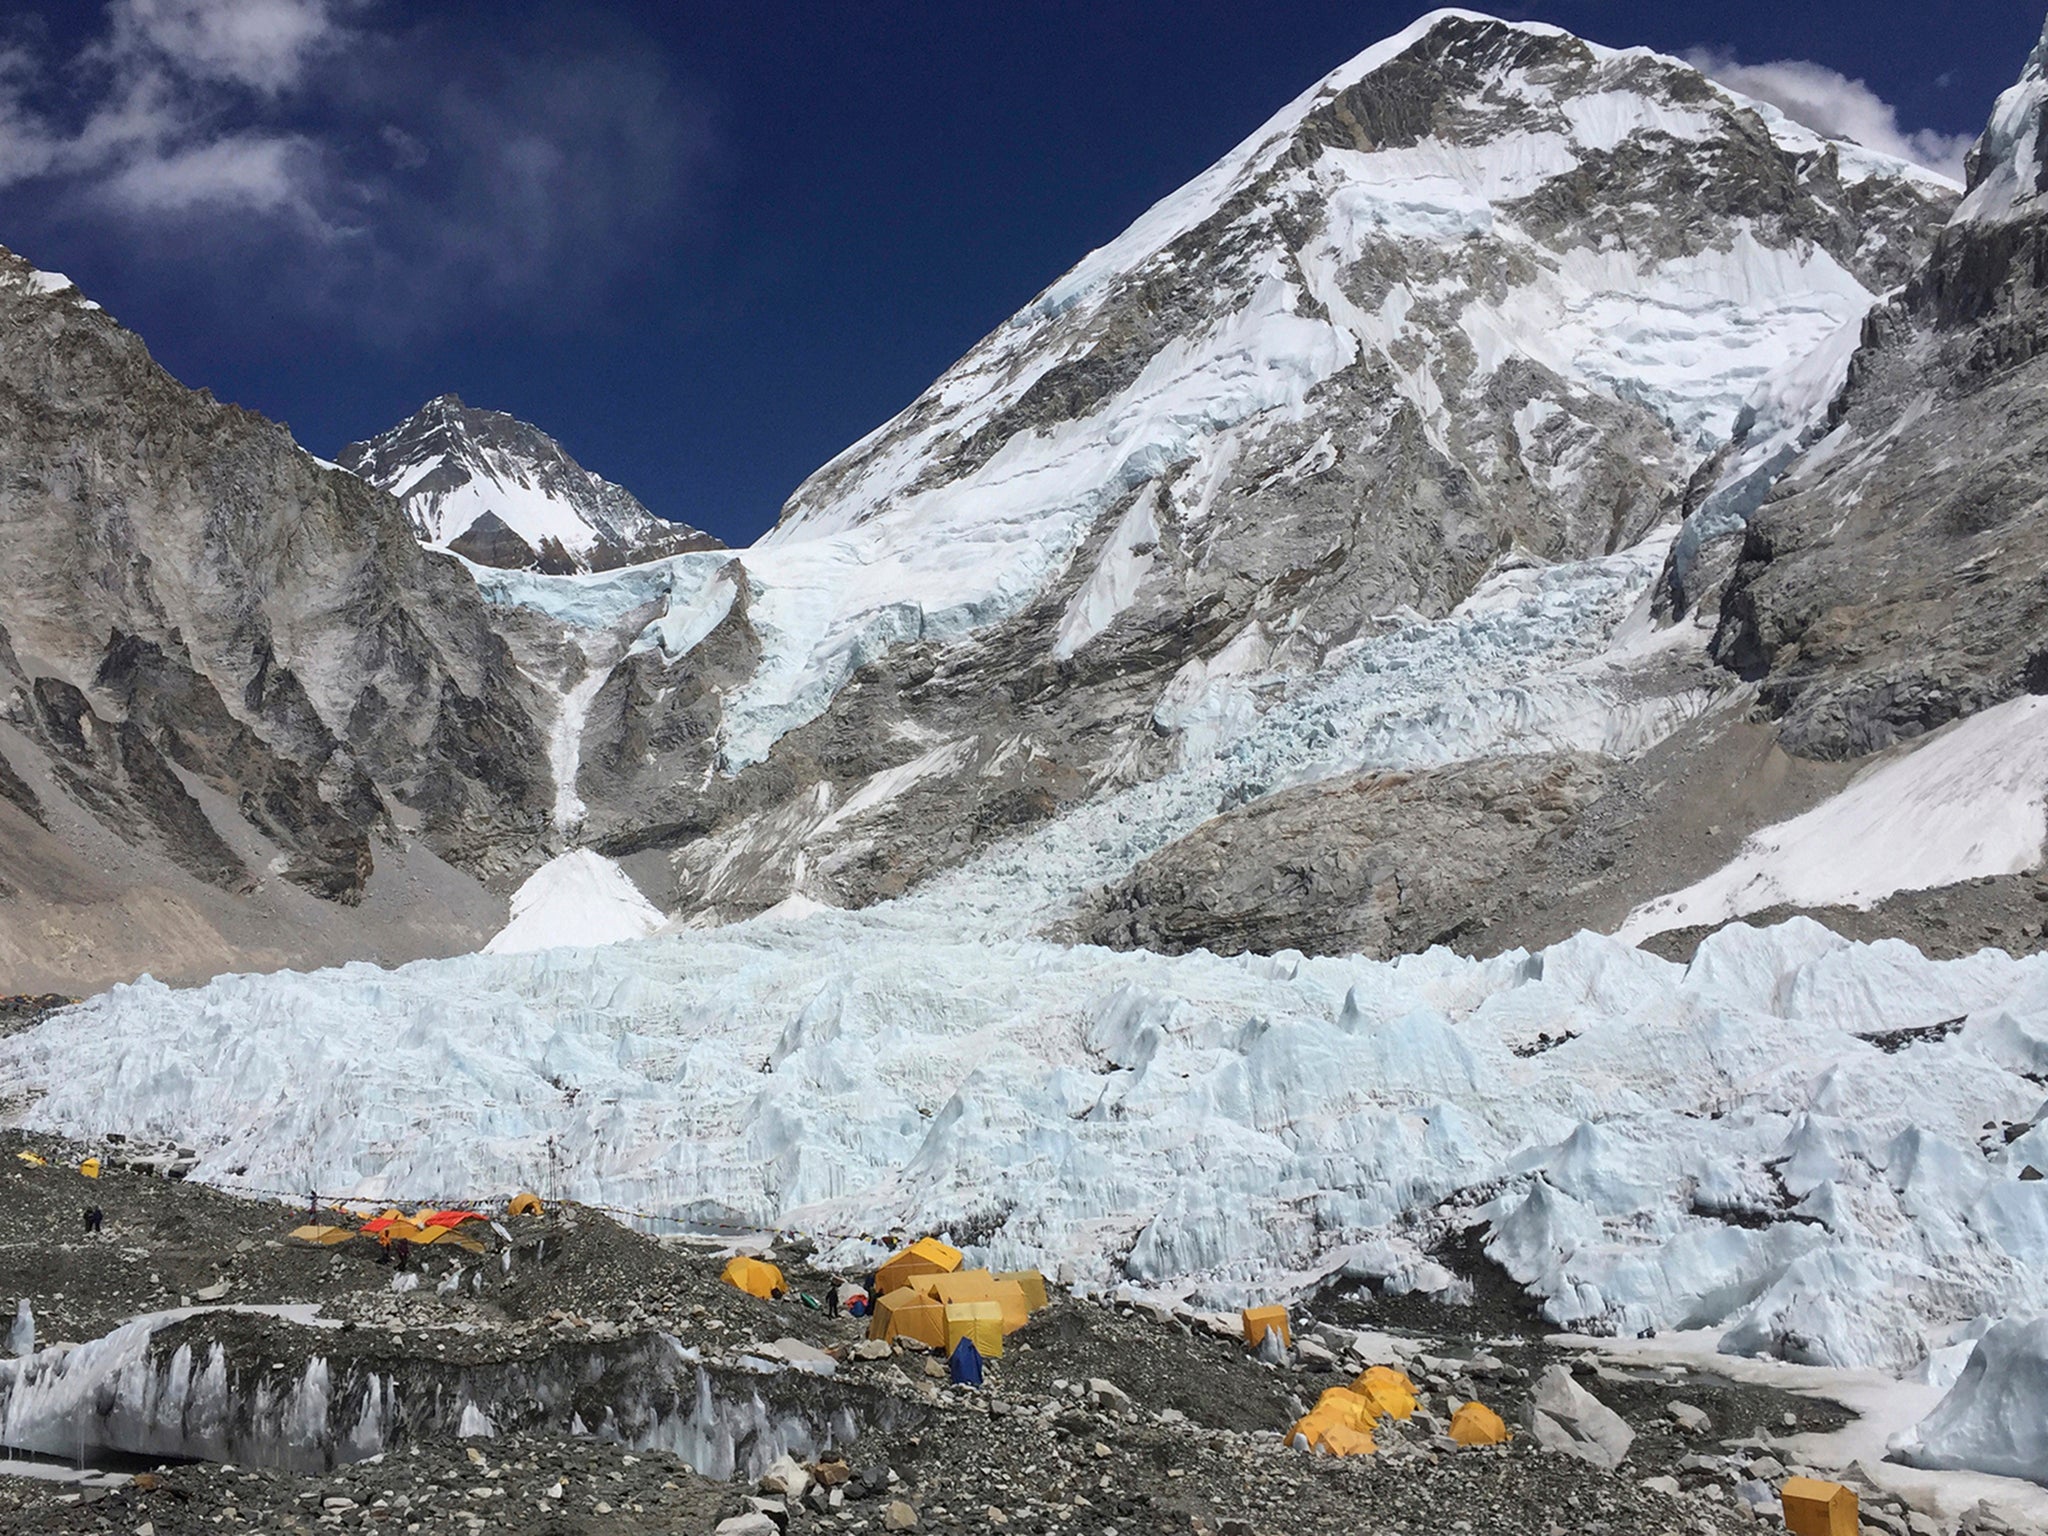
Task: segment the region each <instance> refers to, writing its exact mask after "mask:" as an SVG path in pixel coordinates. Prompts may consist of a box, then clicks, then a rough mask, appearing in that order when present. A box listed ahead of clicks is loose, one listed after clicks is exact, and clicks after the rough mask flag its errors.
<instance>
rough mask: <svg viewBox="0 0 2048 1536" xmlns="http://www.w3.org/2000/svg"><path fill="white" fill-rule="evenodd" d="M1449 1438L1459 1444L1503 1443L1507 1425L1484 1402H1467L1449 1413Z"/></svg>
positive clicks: (1506, 1435)
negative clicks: (1452, 1412)
mask: <svg viewBox="0 0 2048 1536" xmlns="http://www.w3.org/2000/svg"><path fill="white" fill-rule="evenodd" d="M1450 1433H1451V1438H1452V1439H1453V1440H1455V1441H1457V1442H1458V1444H1460V1445H1505V1444H1506V1443H1507V1438H1508V1427H1507V1425H1506V1424H1504V1423H1502V1422H1501V1417H1500V1415H1499V1414H1497V1413H1495V1412H1494V1411H1493V1410H1492V1409H1491V1408H1489V1407H1487V1406H1486V1404H1484V1403H1467V1404H1465V1406H1464V1407H1462V1408H1460V1409H1459V1410H1458V1411H1457V1412H1456V1413H1454V1414H1452V1415H1451V1430H1450Z"/></svg>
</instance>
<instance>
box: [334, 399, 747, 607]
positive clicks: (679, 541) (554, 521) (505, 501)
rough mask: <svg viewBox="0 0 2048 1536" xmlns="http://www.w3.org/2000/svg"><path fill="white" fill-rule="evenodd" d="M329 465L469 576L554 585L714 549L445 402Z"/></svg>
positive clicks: (570, 462)
mask: <svg viewBox="0 0 2048 1536" xmlns="http://www.w3.org/2000/svg"><path fill="white" fill-rule="evenodd" d="M337 462H338V463H339V464H340V465H341V467H342V468H343V469H346V470H348V471H349V472H350V473H351V474H354V475H357V476H359V477H361V478H362V479H364V480H366V481H368V482H369V483H370V484H371V485H374V486H376V487H377V488H378V489H379V490H384V491H389V492H390V493H391V494H392V495H394V496H396V497H397V498H398V499H399V501H400V503H401V504H402V505H403V506H404V508H405V510H406V515H407V516H408V517H410V518H411V519H412V525H413V528H414V530H415V531H416V532H417V533H418V534H419V537H420V541H421V542H422V543H424V544H427V545H430V546H434V547H437V548H445V549H449V550H452V551H453V552H454V553H456V554H458V555H461V556H462V557H463V558H465V559H468V560H473V561H475V562H476V563H477V564H479V565H490V566H500V567H504V568H506V569H511V570H533V571H540V572H543V573H545V574H548V575H555V576H559V575H566V574H568V573H570V572H572V571H603V570H612V569H615V568H616V567H618V566H621V565H631V564H634V563H635V562H638V561H643V560H656V559H660V558H662V557H664V556H668V555H677V554H683V553H685V552H687V551H690V550H697V549H718V548H721V547H722V546H721V545H720V543H719V541H718V540H717V539H716V538H714V537H713V536H712V535H710V534H708V533H704V532H702V531H701V530H699V529H696V528H692V527H689V526H688V525H687V524H683V523H670V522H665V521H663V520H662V519H661V518H658V517H656V516H655V515H654V514H653V513H652V512H649V511H648V510H647V508H646V507H644V506H642V505H641V504H640V501H639V500H638V498H636V497H635V496H634V495H633V493H632V492H630V491H628V490H626V489H625V488H624V487H623V486H619V485H614V484H612V482H611V481H609V480H606V479H605V478H603V477H602V476H601V475H597V474H593V473H592V472H591V471H590V470H587V469H585V468H584V467H583V466H582V465H580V464H578V463H577V462H576V461H575V460H574V459H572V458H570V457H569V455H568V454H567V453H565V452H564V451H563V449H562V445H561V444H560V443H558V442H556V441H555V440H554V439H553V438H552V437H549V436H548V435H547V434H546V433H545V432H543V431H541V430H540V429H539V428H538V427H535V426H532V425H530V424H528V423H527V422H523V421H521V420H519V419H518V418H517V417H515V416H508V415H506V414H505V413H504V412H503V411H486V410H478V409H476V408H475V407H473V406H468V405H464V404H463V403H462V401H461V399H460V398H459V397H458V396H455V395H441V396H438V397H437V398H435V399H433V400H429V401H428V402H427V403H426V404H425V405H423V406H421V407H420V408H419V410H417V411H415V412H414V413H413V414H412V415H411V416H409V417H407V418H406V420H404V421H402V422H400V423H399V424H398V425H397V426H395V427H393V428H392V429H391V430H390V431H388V432H384V433H380V434H379V435H378V436H376V437H374V438H371V439H370V440H369V441H367V442H361V443H350V444H349V445H348V446H347V447H346V448H344V449H342V451H341V452H340V454H339V455H337Z"/></svg>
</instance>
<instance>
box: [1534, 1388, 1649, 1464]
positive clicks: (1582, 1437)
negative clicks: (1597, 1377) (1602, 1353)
mask: <svg viewBox="0 0 2048 1536" xmlns="http://www.w3.org/2000/svg"><path fill="white" fill-rule="evenodd" d="M1529 1429H1530V1431H1531V1433H1533V1434H1534V1435H1535V1437H1536V1443H1537V1444H1538V1445H1540V1446H1542V1447H1543V1448H1544V1449H1546V1450H1552V1451H1563V1452H1564V1453H1565V1454H1566V1455H1568V1456H1576V1457H1578V1458H1579V1460H1581V1461H1584V1462H1588V1463H1590V1464H1591V1465H1593V1466H1596V1467H1601V1468H1603V1469H1605V1470H1608V1471H1612V1470H1613V1469H1614V1468H1616V1467H1618V1466H1620V1465H1621V1463H1622V1462H1623V1460H1624V1459H1626V1458H1627V1456H1628V1451H1629V1447H1630V1446H1631V1445H1632V1444H1634V1442H1635V1438H1636V1432H1635V1431H1634V1430H1632V1429H1630V1428H1629V1427H1628V1425H1627V1423H1625V1422H1624V1421H1623V1419H1622V1417H1621V1415H1620V1414H1618V1413H1616V1412H1615V1411H1614V1410H1613V1409H1612V1408H1609V1407H1608V1406H1607V1405H1606V1404H1605V1403H1603V1402H1601V1401H1600V1400H1599V1399H1598V1398H1597V1397H1595V1396H1593V1394H1592V1393H1590V1392H1588V1391H1587V1390H1586V1389H1585V1388H1584V1387H1582V1386H1580V1385H1579V1384H1578V1383H1577V1382H1576V1381H1574V1380H1572V1373H1571V1372H1570V1371H1569V1370H1567V1369H1566V1368H1565V1367H1564V1366H1561V1365H1553V1366H1550V1367H1549V1368H1548V1369H1546V1370H1545V1371H1544V1372H1543V1374H1542V1375H1541V1376H1539V1377H1537V1378H1536V1389H1535V1391H1534V1393H1533V1394H1532V1395H1531V1396H1530V1399H1529Z"/></svg>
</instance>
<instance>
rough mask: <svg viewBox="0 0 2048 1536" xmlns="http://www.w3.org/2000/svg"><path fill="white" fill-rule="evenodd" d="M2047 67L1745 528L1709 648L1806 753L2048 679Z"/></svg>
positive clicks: (1832, 752)
mask: <svg viewBox="0 0 2048 1536" xmlns="http://www.w3.org/2000/svg"><path fill="white" fill-rule="evenodd" d="M2044 70H2048V42H2044V45H2043V48H2042V49H2041V50H2040V51H2037V52H2036V54H2035V57H2034V59H2033V60H2032V62H2030V64H2029V66H2028V73H2027V78H2026V79H2025V80H2023V81H2022V83H2021V84H2020V85H2019V86H2017V87H2015V88H2014V90H2013V91H2012V92H2008V93H2007V96H2006V97H2005V98H2002V99H2001V102H2000V105H1999V109H1998V112H1997V114H1996V115H1995V117H1994V121H1993V127H1992V130H1991V131H1990V132H1988V133H1987V134H1986V136H1985V138H1984V140H1983V141H1982V142H1980V144H1979V145H1978V148H1977V150H1976V152H1975V153H1974V154H1973V156H1972V157H1971V187H1972V190H1971V193H1970V197H1969V200H1968V201H1967V202H1966V203H1965V205H1964V207H1963V209H1962V210H1961V212H1960V213H1959V214H1958V215H1957V217H1956V219H1955V220H1954V222H1953V223H1951V224H1950V225H1949V226H1948V228H1946V229H1945V230H1944V231H1943V232H1942V234H1941V236H1940V238H1939V239H1938V240H1937V241H1936V242H1935V246H1934V250H1933V254H1932V256H1931V257H1930V259H1929V260H1928V262H1927V263H1926V265H1925V267H1924V269H1923V270H1922V271H1921V272H1920V273H1919V275H1918V276H1917V277H1915V279H1914V280H1913V282H1912V283H1911V284H1910V285H1908V286H1907V288H1906V289H1905V290H1904V292H1903V293H1902V294H1901V295H1900V296H1899V297H1898V298H1897V299H1895V300H1894V301H1892V302H1891V303H1889V304H1887V305H1885V306H1884V307H1883V308H1882V309H1880V310H1878V311H1876V312H1875V313H1873V314H1872V316H1871V317H1870V319H1869V321H1868V322H1867V324H1866V326H1865V329H1864V333H1863V345H1862V347H1861V350H1860V351H1859V352H1858V353H1857V354H1856V356H1855V359H1854V363H1853V366H1852V368H1851V371H1850V373H1849V377H1848V382H1847V388H1846V390H1845V392H1844V394H1843V395H1842V397H1841V399H1840V400H1839V402H1838V403H1837V404H1836V406H1835V407H1834V409H1833V411H1832V413H1831V417H1830V421H1831V424H1832V430H1831V431H1830V432H1829V433H1828V435H1827V436H1826V437H1825V438H1824V439H1823V440H1822V441H1821V442H1820V443H1819V444H1818V445H1817V446H1815V447H1814V448H1812V449H1811V450H1809V451H1808V452H1807V453H1806V454H1805V455H1804V456H1803V457H1802V458H1800V459H1799V460H1798V461H1797V462H1795V463H1794V464H1793V465H1792V466H1791V467H1790V468H1789V469H1788V470H1787V471H1786V473H1785V474H1784V476H1783V477H1782V478H1781V479H1780V480H1779V482H1778V484H1777V487H1776V489H1775V491H1774V492H1773V495H1772V499H1771V500H1770V501H1769V502H1768V503H1767V504H1766V505H1765V506H1763V507H1762V508H1761V510H1759V511H1758V512H1757V514H1756V515H1755V516H1754V517H1753V518H1752V519H1751V520H1750V522H1749V525H1748V528H1747V530H1746V533H1745V536H1744V539H1743V543H1742V547H1741V556H1740V560H1739V563H1738V565H1737V567H1736V569H1735V572H1734V575H1733V577H1732V579H1731V582H1730V586H1729V589H1728V592H1727V595H1726V598H1725V600H1724V604H1723V609H1722V616H1721V623H1720V629H1719V632H1718V634H1717V635H1716V637H1715V641H1714V654H1715V656H1716V657H1717V658H1718V659H1719V660H1720V661H1721V662H1722V663H1723V664H1724V665H1725V666H1727V667H1729V668H1730V669H1732V670H1734V671H1736V672H1737V673H1739V674H1740V675H1742V676H1743V677H1745V678H1749V679H1752V680H1754V681H1755V682H1756V683H1757V685H1758V688H1759V694H1760V698H1761V701H1762V704H1763V707H1764V708H1765V710H1766V711H1767V712H1768V713H1769V714H1770V715H1771V716H1772V717H1773V718H1775V719H1776V720H1777V721H1778V722H1779V730H1780V733H1781V736H1782V739H1783V740H1784V742H1785V745H1786V746H1787V748H1788V749H1789V750H1791V751H1794V752H1799V753H1804V754H1808V755H1813V756H1820V757H1854V756H1859V755H1861V754H1863V753H1867V752H1872V751H1876V750H1878V749H1880V748H1883V747H1887V746H1890V745H1892V744H1893V743H1895V742H1898V741H1902V740H1907V739H1910V738H1912V737H1915V736H1919V735H1921V734H1923V733H1925V732H1927V731H1930V730H1933V729H1935V728H1936V727H1938V726H1940V725H1943V724H1945V723H1946V722H1948V721H1950V720H1953V719H1957V718H1959V717H1961V716H1963V715H1967V714H1971V713H1974V712H1975V711H1977V710H1979V709H1982V708H1984V707H1986V706H1987V705H1990V704H1995V703H1998V702H2000V701H2002V700H2004V699H2008V698H2011V697H2013V696H2015V695H2017V694H2019V693H2022V692H2035V693H2038V692H2042V691H2048V640H2044V636H2048V589H2044V588H2043V586H2042V583H2041V581H2040V577H2039V572H2040V570H2041V568H2042V566H2043V563H2044V561H2048V417H2044V415H2043V412H2042V410H2041V401H2042V399H2043V397H2044V391H2048V358H2043V357H2042V355H2041V354H2042V352H2043V351H2044V350H2048V349H2044V340H2048V207H2041V206H2039V205H2038V203H2037V201H2036V195H2035V194H2034V192H2033V191H2032V190H2031V189H2032V187H2033V183H2034V181H2035V180H2036V179H2038V178H2037V176H2036V173H2035V172H2034V171H2031V170H2029V169H2027V166H2031V165H2032V164H2033V162H2032V161H2031V160H2028V162H2027V166H2020V165H2017V164H2015V157H2021V156H2027V155H2031V154H2032V153H2033V149H2032V146H2033V144H2034V141H2035V132H2034V130H2033V129H2031V128H2025V127H2024V124H2025V121H2026V119H2027V114H2028V113H2029V112H2032V113H2033V114H2034V116H2035V117H2036V118H2038V116H2039V110H2040V98H2041V95H2042V91H2043V87H2042V76H2043V73H2044ZM2022 130H2024V131H2022Z"/></svg>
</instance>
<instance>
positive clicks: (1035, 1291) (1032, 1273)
mask: <svg viewBox="0 0 2048 1536" xmlns="http://www.w3.org/2000/svg"><path fill="white" fill-rule="evenodd" d="M996 1278H997V1279H998V1280H1014V1281H1016V1282H1017V1285H1018V1288H1019V1289H1020V1290H1022V1291H1023V1292H1024V1305H1025V1306H1027V1307H1029V1308H1030V1309H1031V1310H1032V1311H1034V1312H1043V1311H1044V1310H1045V1309H1046V1307H1047V1306H1049V1305H1050V1303H1049V1302H1048V1301H1047V1300H1046V1295H1045V1276H1043V1275H1041V1274H1040V1273H1039V1272H1038V1271H1037V1270H1035V1269H1013V1270H1010V1271H1008V1272H1007V1273H1004V1274H1000V1275H997V1276H996Z"/></svg>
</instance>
